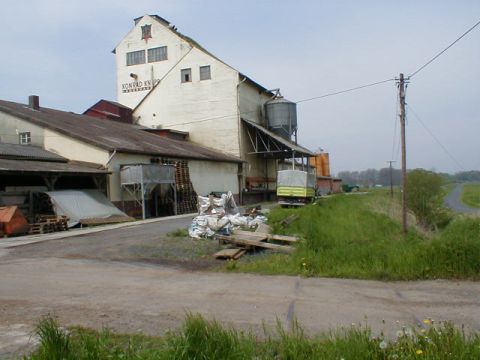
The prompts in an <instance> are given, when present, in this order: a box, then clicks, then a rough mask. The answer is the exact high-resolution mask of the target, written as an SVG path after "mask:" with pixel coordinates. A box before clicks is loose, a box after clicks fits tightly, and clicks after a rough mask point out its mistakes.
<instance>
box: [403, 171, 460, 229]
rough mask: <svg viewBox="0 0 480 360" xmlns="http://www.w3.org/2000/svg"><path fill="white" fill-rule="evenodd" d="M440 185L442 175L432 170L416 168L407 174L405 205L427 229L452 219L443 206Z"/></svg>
mask: <svg viewBox="0 0 480 360" xmlns="http://www.w3.org/2000/svg"><path fill="white" fill-rule="evenodd" d="M442 185H443V179H442V177H441V176H440V175H439V174H436V173H434V172H432V171H427V170H423V169H417V170H413V171H410V172H409V173H408V175H407V206H408V208H409V209H410V210H411V211H412V212H413V213H414V214H415V216H416V218H417V221H418V222H419V224H420V225H422V226H423V227H425V228H427V229H432V230H433V229H437V228H443V227H445V226H447V225H448V223H449V222H450V221H451V219H452V215H451V213H450V212H449V211H448V210H447V209H446V208H445V207H443V189H442Z"/></svg>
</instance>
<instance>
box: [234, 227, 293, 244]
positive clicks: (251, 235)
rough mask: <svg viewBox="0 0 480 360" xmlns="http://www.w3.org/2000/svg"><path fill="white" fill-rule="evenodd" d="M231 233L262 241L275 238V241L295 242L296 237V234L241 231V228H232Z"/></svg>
mask: <svg viewBox="0 0 480 360" xmlns="http://www.w3.org/2000/svg"><path fill="white" fill-rule="evenodd" d="M232 234H233V235H239V236H242V237H243V236H246V237H248V238H251V239H252V240H258V241H264V240H276V241H286V242H297V241H298V238H297V237H296V236H287V235H277V234H263V233H258V232H251V231H243V230H233V231H232Z"/></svg>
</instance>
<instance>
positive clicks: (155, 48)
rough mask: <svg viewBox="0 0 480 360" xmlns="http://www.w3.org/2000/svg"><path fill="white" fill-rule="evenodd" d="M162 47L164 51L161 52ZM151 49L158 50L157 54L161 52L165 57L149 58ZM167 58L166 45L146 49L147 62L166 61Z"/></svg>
mask: <svg viewBox="0 0 480 360" xmlns="http://www.w3.org/2000/svg"><path fill="white" fill-rule="evenodd" d="M161 49H163V50H164V51H163V52H162V50H161ZM153 50H159V54H160V55H161V54H163V55H164V56H165V57H164V58H160V59H158V60H150V52H151V51H153ZM166 60H168V48H167V46H157V47H154V48H150V49H147V62H149V63H153V62H159V61H166Z"/></svg>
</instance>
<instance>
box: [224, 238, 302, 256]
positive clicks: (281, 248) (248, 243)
mask: <svg viewBox="0 0 480 360" xmlns="http://www.w3.org/2000/svg"><path fill="white" fill-rule="evenodd" d="M215 237H216V238H217V239H218V241H219V242H220V243H223V244H235V245H237V246H238V245H240V246H242V247H245V248H246V249H255V248H263V249H269V250H273V251H277V252H283V253H291V252H293V251H294V250H295V248H294V247H292V246H288V245H279V244H272V243H269V242H266V241H265V240H267V236H266V234H265V236H264V237H260V236H258V234H257V236H252V235H231V236H225V235H216V236H215Z"/></svg>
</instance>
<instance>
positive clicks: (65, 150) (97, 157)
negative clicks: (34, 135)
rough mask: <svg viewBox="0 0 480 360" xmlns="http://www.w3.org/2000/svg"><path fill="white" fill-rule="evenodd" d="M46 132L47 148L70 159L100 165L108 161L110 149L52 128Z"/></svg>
mask: <svg viewBox="0 0 480 360" xmlns="http://www.w3.org/2000/svg"><path fill="white" fill-rule="evenodd" d="M44 134H45V139H44V149H45V150H48V151H51V152H54V153H56V154H59V155H61V156H63V157H65V158H67V159H69V160H76V161H85V162H89V163H94V164H100V165H105V164H106V162H107V161H108V157H109V152H108V150H105V149H102V148H99V147H97V146H94V145H91V144H88V143H86V142H84V141H81V140H77V139H74V138H72V137H70V136H68V135H64V134H62V133H59V132H57V131H53V130H50V129H45V130H44Z"/></svg>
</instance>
